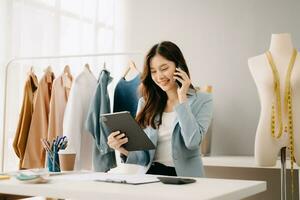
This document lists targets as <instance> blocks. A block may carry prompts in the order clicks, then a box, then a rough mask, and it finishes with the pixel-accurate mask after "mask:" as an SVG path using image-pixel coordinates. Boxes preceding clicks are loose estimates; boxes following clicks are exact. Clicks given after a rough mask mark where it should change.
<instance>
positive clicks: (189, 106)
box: [108, 41, 213, 177]
mask: <svg viewBox="0 0 300 200" xmlns="http://www.w3.org/2000/svg"><path fill="white" fill-rule="evenodd" d="M140 91H141V95H142V98H141V99H140V100H139V105H138V111H137V117H136V120H137V122H138V123H139V125H140V126H141V127H142V128H144V131H145V133H146V134H147V135H148V137H149V138H150V139H151V140H152V142H153V143H154V144H155V145H156V149H155V150H149V151H148V150H147V151H131V152H128V151H127V150H126V149H125V148H124V147H122V145H123V144H125V143H127V142H128V139H127V138H126V137H125V134H124V133H120V131H116V132H113V133H111V134H110V135H109V137H108V145H109V146H110V147H111V148H113V149H115V150H117V151H119V152H120V153H121V157H122V159H123V161H125V162H126V163H132V164H139V165H143V166H147V167H148V171H147V173H148V174H160V175H169V176H177V175H178V176H192V177H202V176H204V172H203V165H202V161H201V155H200V150H199V145H200V143H201V141H202V139H203V137H204V135H205V133H206V131H207V128H208V126H209V123H210V120H211V117H212V109H213V107H212V97H211V95H210V94H207V93H200V92H196V90H195V89H194V87H193V85H192V84H191V80H190V74H189V70H188V68H187V65H186V62H185V59H184V57H183V54H182V53H181V51H180V49H179V48H178V47H177V46H176V45H175V44H174V43H172V42H169V41H164V42H161V43H159V44H156V45H154V46H153V47H152V48H151V49H150V51H149V53H148V54H147V56H146V60H145V64H144V69H143V73H142V76H141V86H140Z"/></svg>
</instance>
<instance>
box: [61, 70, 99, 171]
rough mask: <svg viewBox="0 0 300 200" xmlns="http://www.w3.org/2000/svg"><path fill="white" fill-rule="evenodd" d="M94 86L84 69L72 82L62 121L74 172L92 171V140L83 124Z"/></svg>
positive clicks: (93, 78) (94, 82)
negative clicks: (73, 155) (73, 154)
mask: <svg viewBox="0 0 300 200" xmlns="http://www.w3.org/2000/svg"><path fill="white" fill-rule="evenodd" d="M96 86H97V79H96V78H95V76H94V75H93V74H92V73H91V72H90V71H89V70H88V69H87V68H84V70H83V71H82V72H81V73H80V74H79V75H78V76H77V77H76V79H75V80H74V82H73V85H72V87H71V90H70V95H69V100H68V103H67V106H66V110H65V115H64V121H63V135H65V136H67V139H68V147H67V148H66V152H75V153H76V158H75V166H74V168H75V170H91V169H92V146H93V145H92V144H93V138H92V135H91V134H90V133H89V132H88V131H87V130H86V128H85V126H84V123H85V120H86V117H87V113H88V109H89V106H90V102H91V97H92V96H93V95H94V92H95V89H96Z"/></svg>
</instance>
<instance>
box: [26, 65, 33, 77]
mask: <svg viewBox="0 0 300 200" xmlns="http://www.w3.org/2000/svg"><path fill="white" fill-rule="evenodd" d="M27 74H28V75H33V74H34V68H33V66H32V65H31V66H30V69H29V71H28V72H27Z"/></svg>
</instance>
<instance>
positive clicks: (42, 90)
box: [22, 71, 54, 169]
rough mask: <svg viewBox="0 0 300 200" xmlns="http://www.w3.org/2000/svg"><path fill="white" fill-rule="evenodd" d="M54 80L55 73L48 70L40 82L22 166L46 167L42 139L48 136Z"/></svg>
mask: <svg viewBox="0 0 300 200" xmlns="http://www.w3.org/2000/svg"><path fill="white" fill-rule="evenodd" d="M53 80H54V73H53V72H51V71H46V72H45V74H44V76H43V77H42V79H41V80H40V82H39V85H38V89H37V93H36V100H35V102H34V111H33V114H32V120H31V124H30V130H29V134H28V139H27V144H26V149H25V154H24V160H23V162H22V168H26V169H28V168H43V167H44V163H45V150H44V149H43V146H42V143H41V139H43V138H47V135H48V115H49V104H50V97H51V92H52V83H53Z"/></svg>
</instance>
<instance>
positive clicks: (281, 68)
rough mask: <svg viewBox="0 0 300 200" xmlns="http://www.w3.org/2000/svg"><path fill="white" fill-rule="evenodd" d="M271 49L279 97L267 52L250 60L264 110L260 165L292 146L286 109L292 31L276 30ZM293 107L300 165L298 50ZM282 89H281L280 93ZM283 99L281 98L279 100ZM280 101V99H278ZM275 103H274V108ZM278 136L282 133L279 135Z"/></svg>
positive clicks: (295, 151) (257, 141)
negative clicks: (282, 149) (277, 31)
mask: <svg viewBox="0 0 300 200" xmlns="http://www.w3.org/2000/svg"><path fill="white" fill-rule="evenodd" d="M269 52H270V54H271V56H272V58H273V62H274V64H275V66H276V69H277V71H278V78H279V80H280V88H279V90H278V93H277V94H280V95H279V96H278V97H279V98H276V92H274V73H273V71H272V68H271V65H270V62H269V60H268V57H267V54H261V55H258V56H255V57H252V58H250V59H249V60H248V65H249V68H250V72H251V74H252V77H253V79H254V81H255V84H256V86H257V90H258V94H259V98H260V103H261V112H260V119H259V123H258V127H257V131H256V137H255V153H254V156H255V161H256V163H257V164H258V165H260V166H274V165H275V164H276V160H277V155H278V152H279V151H280V149H281V148H282V147H288V148H289V147H290V146H291V145H290V142H291V140H290V138H289V137H290V135H291V134H290V133H289V132H290V131H289V130H291V129H289V128H287V127H289V126H287V125H288V124H289V123H290V122H289V121H290V120H288V116H289V115H288V112H287V111H286V109H285V96H288V95H286V93H285V91H286V85H287V84H286V79H287V78H286V77H287V76H286V74H287V71H288V66H289V65H291V63H292V61H291V60H292V57H293V56H292V55H293V53H294V56H295V55H296V53H297V52H296V51H294V47H293V44H292V40H291V36H290V34H287V33H283V34H272V38H271V45H270V49H269ZM290 86H291V90H292V92H291V100H292V105H291V109H290V110H291V111H292V114H291V116H292V121H293V123H292V125H293V143H294V145H292V146H293V154H294V158H295V161H296V163H297V165H298V166H299V165H300V57H299V55H298V53H297V55H296V58H295V61H294V64H293V65H292V70H291V76H290ZM279 92H280V93H279ZM278 99H279V101H278ZM278 102H280V103H278ZM272 103H273V105H274V107H273V108H275V112H274V109H272ZM276 103H278V104H276ZM277 105H279V106H280V108H281V121H282V135H281V136H280V134H279V133H280V123H279V121H280V120H279V115H278V110H279V109H277V108H278V107H277ZM272 111H273V113H275V128H273V134H274V135H275V137H273V136H272V128H271V125H272ZM277 136H280V137H279V138H277Z"/></svg>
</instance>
